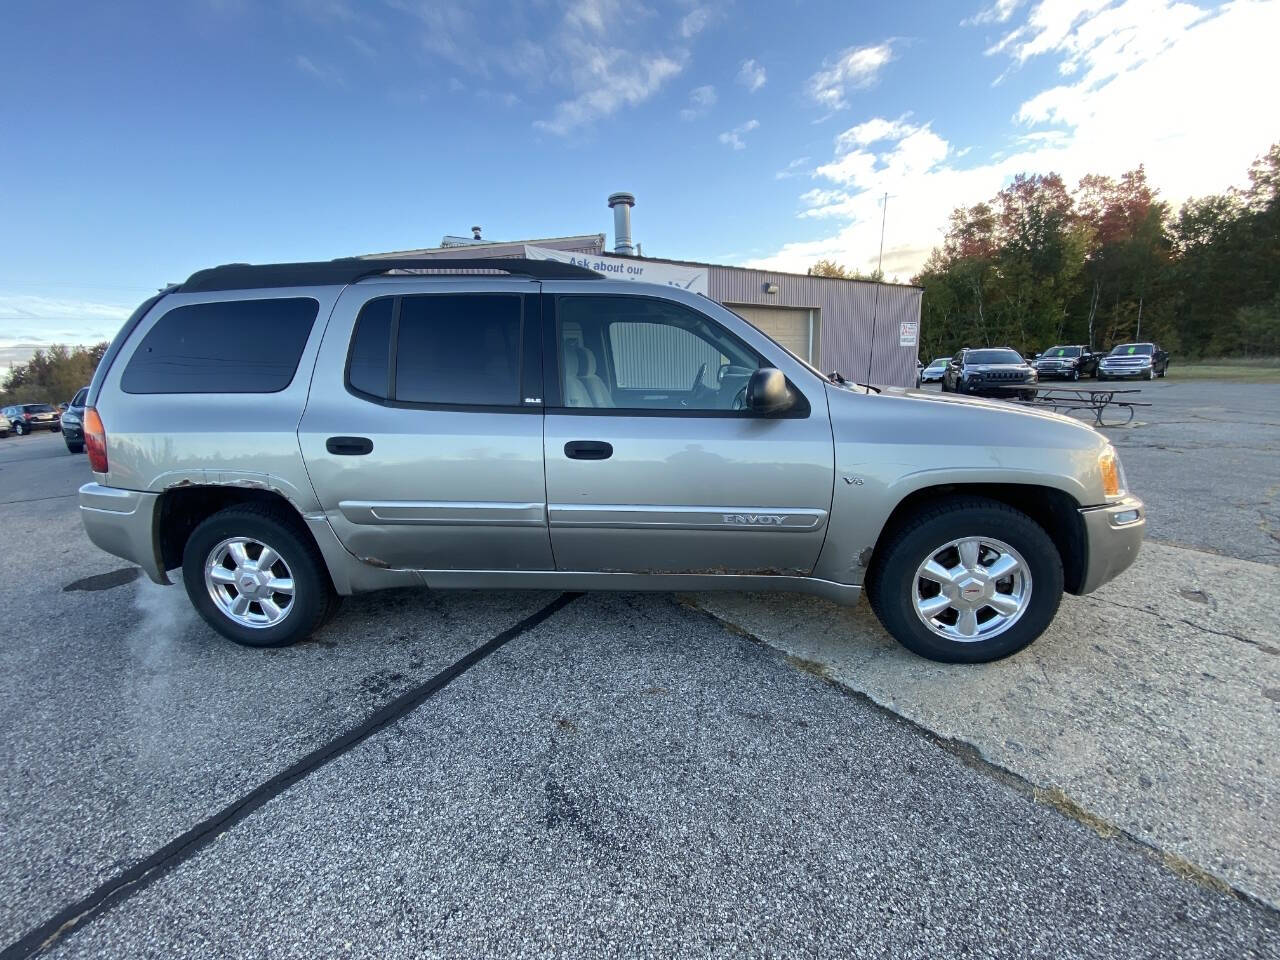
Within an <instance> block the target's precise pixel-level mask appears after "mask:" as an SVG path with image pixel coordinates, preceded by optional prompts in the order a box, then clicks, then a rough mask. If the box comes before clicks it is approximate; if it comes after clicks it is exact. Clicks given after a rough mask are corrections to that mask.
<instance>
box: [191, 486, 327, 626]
mask: <svg viewBox="0 0 1280 960" xmlns="http://www.w3.org/2000/svg"><path fill="white" fill-rule="evenodd" d="M182 581H183V583H184V584H185V585H186V588H187V596H189V597H190V598H191V603H192V604H193V605H194V606H195V608H196V609H197V610H198V611H200V615H201V616H202V617H204V619H205V622H206V623H208V624H209V626H211V627H213V629H215V630H217V631H218V632H219V633H220V634H222V635H223V636H224V637H226V638H228V639H229V640H234V641H235V642H236V643H239V644H243V645H245V646H248V647H283V646H288V645H289V644H291V643H296V642H297V641H299V640H303V639H305V638H306V637H308V636H309V635H310V634H311V633H312V631H314V630H316V629H317V628H318V627H319V626H320V625H321V624H323V623H324V622H325V621H326V620H328V619H329V617H330V616H332V614H333V612H334V611H335V610H336V609H337V605H338V603H339V601H340V600H341V598H340V597H338V596H337V594H335V593H334V590H333V585H332V583H331V582H330V580H329V574H328V571H327V570H326V569H325V566H324V560H323V558H322V557H321V556H320V551H319V550H318V549H317V548H316V546H315V544H314V543H313V542H312V541H311V539H310V538H309V537H308V536H307V535H306V534H305V532H304V531H300V530H299V529H298V528H297V524H296V523H293V522H290V518H289V517H288V516H287V514H285V512H284V511H283V510H282V509H279V508H275V507H270V506H266V505H261V504H246V505H243V506H238V507H229V508H227V509H225V510H221V511H219V512H218V513H215V514H214V515H213V516H211V517H209V518H208V519H206V520H205V521H204V522H202V523H201V524H200V525H199V526H198V527H196V528H195V530H194V531H192V533H191V536H190V537H189V538H188V539H187V544H186V547H185V548H184V549H183V552H182Z"/></svg>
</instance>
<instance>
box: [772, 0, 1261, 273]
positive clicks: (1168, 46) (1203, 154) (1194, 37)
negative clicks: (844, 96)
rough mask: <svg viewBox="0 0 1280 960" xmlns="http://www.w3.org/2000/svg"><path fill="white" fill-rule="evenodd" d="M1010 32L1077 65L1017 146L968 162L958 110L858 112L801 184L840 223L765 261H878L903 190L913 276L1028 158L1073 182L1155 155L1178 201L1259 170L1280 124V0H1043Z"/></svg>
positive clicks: (807, 215)
mask: <svg viewBox="0 0 1280 960" xmlns="http://www.w3.org/2000/svg"><path fill="white" fill-rule="evenodd" d="M1015 35H1016V36H1015ZM1008 36H1015V39H1013V40H1008V42H1006V41H1005V39H1002V40H1001V41H1000V43H998V44H997V47H998V48H999V52H1000V53H1001V54H1003V55H1004V56H1007V57H1008V58H1009V59H1010V61H1011V62H1013V63H1015V64H1017V63H1020V62H1024V61H1025V59H1026V58H1031V57H1036V56H1046V57H1056V58H1057V65H1058V66H1059V68H1060V73H1061V75H1062V76H1064V77H1065V78H1067V81H1066V82H1064V83H1062V84H1061V85H1057V86H1052V87H1049V88H1048V89H1043V90H1039V91H1036V90H1030V91H1028V93H1027V97H1026V100H1025V101H1024V102H1023V103H1022V105H1021V106H1020V108H1019V109H1018V110H1017V112H1016V115H1015V116H1014V117H1012V118H1009V120H1008V127H1007V132H1006V135H1005V137H1004V147H1005V149H1003V150H999V149H996V150H989V152H988V154H987V156H986V157H985V158H983V159H981V160H977V161H974V162H972V163H969V162H968V161H969V160H970V159H971V158H972V157H973V156H974V155H973V154H969V153H968V148H967V147H966V148H964V149H959V148H958V147H957V145H953V144H951V143H950V142H949V141H948V140H947V133H946V130H945V129H944V127H945V123H946V121H945V119H944V118H938V119H936V120H934V121H932V122H929V123H919V124H915V123H910V122H908V121H907V119H906V118H905V117H900V118H898V119H896V120H893V119H887V118H884V117H872V118H870V119H868V120H867V121H865V122H863V123H860V124H858V125H857V126H854V127H850V128H849V129H848V130H846V131H844V133H842V134H840V135H839V136H838V137H837V138H836V146H835V149H834V151H833V156H832V159H831V160H830V161H829V162H827V163H824V164H820V165H819V166H818V167H817V168H816V170H815V171H814V176H815V177H816V178H817V179H818V180H820V181H823V182H824V183H825V184H826V186H823V187H820V188H819V189H816V190H812V191H809V192H808V193H806V194H805V195H803V196H802V197H801V198H800V202H801V209H800V213H799V215H800V217H802V218H804V219H814V220H822V221H835V222H836V223H838V224H839V228H838V230H836V231H835V232H833V233H831V234H829V235H827V236H824V237H821V238H818V239H815V240H809V241H803V242H798V243H788V244H785V245H784V246H782V247H781V248H779V249H778V250H777V251H776V252H775V253H774V254H772V255H771V256H768V257H765V258H763V259H761V260H758V261H755V262H754V265H760V266H768V267H773V268H775V269H791V270H803V269H805V268H807V267H808V266H810V265H812V263H813V262H814V261H815V260H816V259H818V258H819V257H831V258H833V259H835V260H838V261H839V262H841V263H845V264H848V265H850V266H854V267H857V268H859V269H863V270H866V269H871V268H874V267H875V256H876V250H877V247H878V245H879V238H880V213H881V207H880V201H881V198H882V197H883V195H884V193H885V192H888V193H889V195H890V196H889V206H888V217H887V228H886V237H885V264H884V266H885V271H886V273H887V274H888V275H890V276H894V275H898V276H902V277H907V276H910V275H911V274H912V273H914V272H915V271H916V270H918V269H919V267H920V266H921V264H922V263H923V261H924V259H925V258H926V257H927V256H928V253H929V251H930V250H931V249H932V248H933V247H934V246H935V245H937V244H938V243H939V242H941V240H942V237H943V234H944V232H945V230H946V227H947V222H948V218H949V215H950V213H951V211H952V210H953V209H954V208H955V207H957V206H961V205H969V204H973V203H977V202H979V201H982V200H986V199H988V198H990V197H991V196H992V195H994V194H995V193H996V192H997V191H998V190H1000V189H1001V188H1002V187H1003V186H1004V185H1005V184H1006V183H1008V181H1009V180H1010V179H1011V178H1012V177H1013V175H1014V174H1017V173H1022V172H1027V173H1048V172H1051V171H1053V172H1057V173H1059V174H1061V175H1062V176H1063V178H1064V179H1065V180H1066V182H1067V184H1068V185H1069V186H1074V185H1075V183H1076V182H1077V181H1078V180H1079V178H1080V177H1081V176H1083V175H1084V174H1086V173H1103V174H1109V175H1112V176H1118V175H1119V174H1121V173H1123V172H1124V171H1126V170H1131V169H1133V168H1135V167H1137V166H1138V165H1139V164H1145V165H1146V170H1147V176H1148V178H1149V179H1150V181H1151V183H1152V184H1153V185H1154V186H1156V187H1158V188H1159V189H1160V191H1161V195H1162V197H1163V198H1164V199H1166V200H1169V201H1170V202H1171V203H1173V204H1174V205H1175V207H1176V206H1177V205H1178V204H1179V203H1181V201H1182V200H1184V199H1186V198H1187V197H1189V196H1197V195H1204V194H1207V193H1218V192H1221V191H1223V190H1225V189H1226V188H1227V187H1228V186H1231V185H1232V184H1238V183H1242V182H1244V180H1245V179H1246V177H1245V173H1246V171H1247V169H1248V167H1249V164H1250V163H1251V162H1252V160H1253V159H1254V158H1255V157H1256V156H1258V155H1259V154H1260V153H1262V152H1263V151H1264V150H1266V149H1267V147H1268V146H1269V144H1270V143H1271V142H1272V141H1273V140H1275V139H1276V137H1277V135H1278V134H1277V131H1280V98H1276V97H1273V96H1270V95H1269V91H1270V90H1272V89H1274V86H1275V77H1274V67H1273V65H1272V64H1273V62H1274V59H1273V50H1272V48H1273V46H1274V38H1275V37H1276V36H1280V4H1277V3H1274V2H1271V3H1267V2H1259V0H1234V2H1231V3H1228V4H1226V5H1224V6H1223V7H1221V8H1220V9H1218V10H1216V11H1213V12H1211V13H1204V12H1203V11H1200V10H1198V9H1196V8H1190V7H1189V6H1188V5H1187V4H1186V3H1181V2H1177V0H1122V2H1120V3H1110V4H1104V3H1103V0H1081V2H1077V3H1061V2H1058V0H1044V2H1042V3H1039V4H1035V5H1034V6H1032V7H1031V8H1030V9H1029V10H1028V11H1027V13H1026V16H1025V22H1024V23H1022V24H1021V25H1017V26H1014V27H1013V28H1012V29H1011V30H1010V31H1009V33H1008V34H1007V35H1006V37H1008ZM829 105H832V106H834V103H832V104H829ZM978 119H979V120H981V119H984V118H981V117H979V118H978ZM986 119H990V118H986ZM935 128H937V129H935ZM988 146H989V147H990V146H992V145H990V144H989V145H988ZM966 154H968V155H966Z"/></svg>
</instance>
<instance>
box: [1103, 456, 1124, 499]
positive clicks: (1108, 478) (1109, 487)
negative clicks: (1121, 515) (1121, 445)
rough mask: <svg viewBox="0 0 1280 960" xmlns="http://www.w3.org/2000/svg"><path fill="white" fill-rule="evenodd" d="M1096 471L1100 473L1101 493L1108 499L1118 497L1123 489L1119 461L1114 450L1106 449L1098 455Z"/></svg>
mask: <svg viewBox="0 0 1280 960" xmlns="http://www.w3.org/2000/svg"><path fill="white" fill-rule="evenodd" d="M1098 469H1099V470H1101V471H1102V492H1103V493H1105V494H1106V495H1107V496H1108V497H1118V496H1120V493H1121V491H1122V488H1123V486H1124V485H1123V484H1122V483H1121V482H1120V461H1119V459H1118V458H1117V457H1116V452H1115V450H1113V449H1111V448H1110V447H1107V449H1106V450H1104V451H1103V452H1102V453H1101V454H1099V455H1098Z"/></svg>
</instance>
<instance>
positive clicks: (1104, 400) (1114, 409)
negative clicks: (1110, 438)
mask: <svg viewBox="0 0 1280 960" xmlns="http://www.w3.org/2000/svg"><path fill="white" fill-rule="evenodd" d="M999 389H1000V390H1008V391H1010V392H1012V393H1014V394H1015V396H1014V397H1012V398H1011V399H1012V400H1013V402H1014V403H1023V404H1026V405H1028V406H1033V407H1049V408H1050V409H1052V410H1053V411H1054V412H1055V413H1072V412H1075V411H1079V410H1087V411H1089V412H1090V413H1092V414H1093V420H1094V423H1096V424H1097V425H1098V426H1100V427H1122V426H1124V425H1125V424H1126V423H1130V422H1132V420H1133V413H1134V408H1135V407H1149V406H1151V404H1150V403H1145V402H1143V401H1141V400H1134V399H1132V398H1131V397H1128V396H1122V394H1131V393H1141V392H1142V391H1141V390H1139V389H1137V388H1135V387H1082V386H1079V385H1077V384H1073V385H1071V386H1066V387H1064V386H1058V385H1054V384H1037V385H1031V384H1025V383H1024V384H1019V385H1017V386H1012V385H1010V386H1001V387H999ZM1032 391H1035V395H1034V396H1032V397H1028V396H1027V394H1028V393H1030V392H1032ZM1109 413H1114V414H1115V416H1114V417H1111V418H1108V416H1107V415H1108V414H1109ZM1122 413H1123V414H1125V416H1124V419H1120V417H1121V415H1122Z"/></svg>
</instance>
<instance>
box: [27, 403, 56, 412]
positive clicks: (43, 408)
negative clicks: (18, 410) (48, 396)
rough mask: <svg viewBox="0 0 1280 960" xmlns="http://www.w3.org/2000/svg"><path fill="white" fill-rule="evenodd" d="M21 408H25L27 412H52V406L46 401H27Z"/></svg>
mask: <svg viewBox="0 0 1280 960" xmlns="http://www.w3.org/2000/svg"><path fill="white" fill-rule="evenodd" d="M23 409H24V410H26V411H27V413H52V412H53V407H51V406H49V404H47V403H28V404H27V405H26V406H25V407H23Z"/></svg>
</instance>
